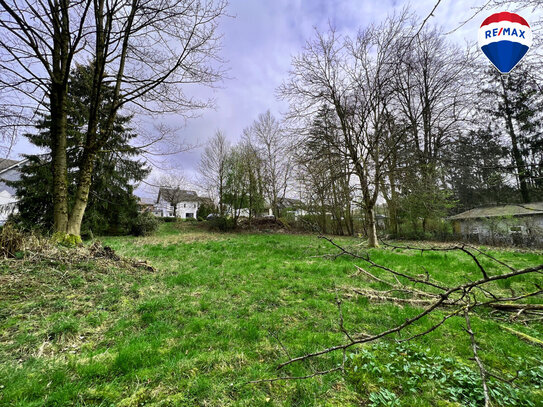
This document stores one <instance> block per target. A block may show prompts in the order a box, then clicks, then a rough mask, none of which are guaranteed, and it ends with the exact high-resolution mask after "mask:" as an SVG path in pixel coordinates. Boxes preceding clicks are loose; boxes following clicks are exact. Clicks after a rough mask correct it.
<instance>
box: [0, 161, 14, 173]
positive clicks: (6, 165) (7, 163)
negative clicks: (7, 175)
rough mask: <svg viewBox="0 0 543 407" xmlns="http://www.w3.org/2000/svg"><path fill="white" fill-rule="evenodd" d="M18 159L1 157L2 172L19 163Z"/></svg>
mask: <svg viewBox="0 0 543 407" xmlns="http://www.w3.org/2000/svg"><path fill="white" fill-rule="evenodd" d="M18 162H19V161H18V160H9V159H7V158H0V172H2V171H4V170H7V169H8V168H9V167H13V166H14V165H15V164H17V163H18Z"/></svg>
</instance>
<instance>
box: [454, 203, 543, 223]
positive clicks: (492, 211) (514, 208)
mask: <svg viewBox="0 0 543 407" xmlns="http://www.w3.org/2000/svg"><path fill="white" fill-rule="evenodd" d="M531 215H542V216H543V202H534V203H529V204H507V205H497V206H485V207H482V208H475V209H470V210H469V211H466V212H462V213H459V214H458V215H454V216H450V217H449V219H450V220H463V219H478V218H492V217H500V216H531Z"/></svg>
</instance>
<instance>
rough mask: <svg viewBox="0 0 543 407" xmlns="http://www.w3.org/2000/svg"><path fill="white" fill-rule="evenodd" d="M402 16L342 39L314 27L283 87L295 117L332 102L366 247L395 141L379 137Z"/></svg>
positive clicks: (372, 239)
mask: <svg viewBox="0 0 543 407" xmlns="http://www.w3.org/2000/svg"><path fill="white" fill-rule="evenodd" d="M406 19H407V16H406V15H401V16H399V17H393V18H389V19H387V20H386V21H385V22H383V23H382V24H381V25H378V26H371V27H369V28H368V29H366V30H364V31H361V32H360V33H359V35H358V36H357V37H356V38H354V39H350V38H345V39H341V38H340V37H339V36H338V35H337V33H336V32H334V31H333V30H332V31H330V32H329V33H328V34H327V35H323V34H320V33H317V38H316V40H314V41H312V42H309V43H308V44H307V45H306V47H305V50H304V51H303V53H302V54H301V55H299V56H297V57H295V58H294V60H293V63H292V64H293V69H292V72H291V75H290V79H289V81H288V82H287V83H285V84H284V85H283V86H282V87H281V94H282V96H283V97H284V98H286V99H288V100H289V101H290V106H291V114H292V116H294V117H298V118H304V117H307V116H312V115H314V114H316V112H317V111H318V109H319V108H321V107H322V105H323V104H328V105H329V106H333V108H334V112H335V115H336V116H337V120H338V123H339V128H340V129H341V135H342V143H341V144H342V149H341V151H342V153H343V154H345V156H346V157H348V159H349V161H350V163H351V164H352V166H353V172H354V174H356V176H357V178H358V182H359V188H360V191H361V196H362V207H363V209H364V212H365V222H366V225H365V227H366V234H367V236H368V244H369V246H370V247H378V245H379V244H378V240H377V228H376V222H375V206H376V203H377V199H378V198H379V196H380V195H379V187H380V182H381V179H382V177H383V176H384V174H385V173H384V171H383V169H384V163H385V162H386V160H388V157H389V155H390V154H391V152H392V151H393V149H394V148H395V143H390V142H389V143H387V144H384V143H383V140H384V134H385V133H388V132H389V129H388V128H387V126H386V120H387V117H388V115H389V110H390V109H391V107H392V95H393V90H394V81H395V78H396V76H397V74H398V69H399V68H398V66H399V64H398V61H397V55H398V54H399V53H398V52H397V49H403V47H404V46H405V44H404V42H403V41H402V38H403V36H402V31H403V29H404V26H405V23H406ZM387 138H388V139H390V137H387ZM398 142H399V139H398Z"/></svg>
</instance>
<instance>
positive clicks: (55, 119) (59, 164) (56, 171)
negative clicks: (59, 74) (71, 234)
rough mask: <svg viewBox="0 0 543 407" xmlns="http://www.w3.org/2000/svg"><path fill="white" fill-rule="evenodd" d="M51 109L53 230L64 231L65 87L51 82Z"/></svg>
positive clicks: (66, 167) (65, 196) (65, 200)
mask: <svg viewBox="0 0 543 407" xmlns="http://www.w3.org/2000/svg"><path fill="white" fill-rule="evenodd" d="M50 102H51V103H50V106H51V107H50V109H51V136H52V139H53V140H52V141H53V142H52V145H51V155H52V161H51V166H52V168H51V172H52V174H53V230H54V231H55V232H58V233H66V230H67V227H68V165H67V159H66V126H67V118H66V89H65V88H64V86H63V85H62V84H56V83H54V84H52V88H51V94H50Z"/></svg>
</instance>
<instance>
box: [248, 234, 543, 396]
mask: <svg viewBox="0 0 543 407" xmlns="http://www.w3.org/2000/svg"><path fill="white" fill-rule="evenodd" d="M320 238H321V239H324V240H326V241H328V242H329V243H330V244H331V245H332V246H333V247H335V248H336V249H338V253H337V254H335V255H332V256H331V258H333V259H335V258H337V257H339V256H350V257H352V258H353V259H355V260H358V261H362V262H364V263H365V264H366V265H367V266H368V269H365V268H363V267H361V266H359V265H355V267H356V269H357V272H356V273H355V274H353V275H352V276H351V277H357V276H364V277H366V278H368V279H370V280H372V281H374V282H377V283H380V284H382V285H384V286H386V287H387V289H383V290H375V289H353V288H350V290H351V291H353V292H354V293H355V294H357V295H362V296H364V297H366V298H368V299H369V300H370V301H372V300H373V301H389V302H393V303H396V304H408V305H412V306H415V307H422V310H421V311H420V312H419V313H418V314H416V315H415V316H413V317H411V318H407V319H406V320H405V321H404V322H402V323H401V324H398V325H396V326H395V327H393V328H390V329H387V330H384V331H382V332H379V333H376V334H372V335H368V334H366V333H349V332H348V331H347V330H346V328H345V326H344V319H343V312H342V309H341V299H340V298H339V295H336V304H337V307H338V311H339V329H340V331H341V332H342V333H344V334H345V337H346V339H347V340H346V341H345V342H343V343H340V344H337V345H334V346H330V347H328V348H325V349H322V350H320V351H316V352H312V353H306V354H304V355H301V356H297V357H289V359H288V360H287V361H285V362H282V363H280V364H279V365H278V366H277V370H281V369H283V368H285V367H287V366H289V365H291V364H293V363H299V362H303V361H306V360H310V359H313V358H316V357H319V356H322V355H326V354H329V353H332V352H337V351H341V352H342V353H343V363H342V364H341V366H339V367H335V368H333V369H330V370H329V371H320V372H315V373H313V374H310V375H307V376H303V377H289V376H282V377H276V378H272V379H264V380H257V381H254V382H250V383H260V382H274V381H277V380H297V379H304V378H310V377H315V376H320V375H323V374H327V373H329V372H332V371H338V370H342V371H343V370H344V364H345V358H346V357H345V354H346V353H345V352H346V350H347V349H349V348H352V347H354V346H355V345H360V344H365V343H370V342H375V341H377V340H379V339H382V338H386V337H389V336H391V335H393V334H396V335H401V334H402V333H403V332H404V331H406V330H407V328H416V323H417V322H419V321H420V320H422V319H423V318H425V317H429V316H431V315H433V314H434V313H435V312H436V311H437V310H438V309H444V307H447V309H449V310H450V311H449V312H448V313H447V314H446V315H445V316H443V317H441V318H440V319H439V321H437V322H435V323H434V324H432V325H431V326H430V328H426V329H424V330H422V331H420V332H417V333H411V334H410V335H409V336H406V337H403V338H401V337H400V338H397V339H396V340H397V342H406V341H411V340H413V339H415V338H419V337H421V336H424V335H427V334H429V333H431V332H433V331H435V330H437V329H439V328H440V327H441V326H442V325H443V324H444V323H445V322H446V321H447V320H448V319H450V318H453V317H456V316H460V315H462V314H463V316H464V319H465V323H466V328H465V330H466V332H467V333H468V334H469V337H470V341H471V345H472V350H473V355H474V360H475V362H476V364H477V366H478V368H479V373H480V376H481V379H482V383H483V392H484V396H485V406H489V405H490V402H491V401H490V396H489V394H490V393H489V389H488V384H487V379H488V378H489V377H494V378H497V379H499V380H503V381H507V382H512V381H513V380H515V377H513V378H512V379H503V378H501V377H500V376H499V375H496V374H494V373H492V372H491V371H490V370H489V369H488V368H487V367H486V366H485V365H484V363H483V361H482V359H481V358H480V357H479V353H478V350H479V347H478V344H477V340H476V336H475V333H474V331H473V329H472V327H471V320H470V315H471V314H472V313H473V312H474V311H475V310H477V309H479V308H481V307H490V308H493V309H494V310H495V311H498V310H499V311H507V312H515V313H516V317H518V316H520V315H521V314H523V313H537V312H538V311H539V310H542V309H543V305H541V304H525V303H522V302H520V301H521V300H524V299H526V298H529V297H535V296H540V295H542V294H543V290H542V289H541V287H540V286H539V285H537V284H535V283H534V286H535V287H536V289H537V290H535V291H531V292H525V293H522V294H518V295H517V294H515V293H514V292H513V291H512V290H511V292H512V295H511V296H504V295H503V293H501V292H500V290H498V289H497V288H496V285H495V284H494V283H496V282H498V281H507V280H511V279H513V278H515V277H518V276H522V275H533V274H542V273H543V264H539V265H536V266H533V267H527V268H524V269H516V268H514V267H512V266H511V265H509V264H507V263H505V262H504V261H502V260H499V259H497V258H496V257H495V256H492V255H490V254H488V253H486V252H484V251H482V250H480V249H478V248H476V247H473V246H469V245H453V246H447V247H410V246H397V245H393V244H390V243H386V242H383V244H384V246H385V247H388V248H392V249H402V250H415V251H420V252H421V255H422V254H423V253H424V252H461V253H463V254H465V255H466V256H467V257H468V258H469V259H470V260H471V261H472V262H473V263H474V265H475V266H476V267H477V270H478V272H479V273H480V275H481V278H479V279H477V280H469V279H467V281H466V282H463V283H461V284H457V285H451V284H447V283H446V282H443V281H439V280H436V279H435V277H433V276H432V275H431V273H430V272H429V271H428V270H426V269H424V271H425V275H424V276H423V277H421V276H419V275H411V274H409V273H407V272H403V271H399V270H395V269H393V268H391V267H387V266H384V265H381V264H378V263H376V262H375V261H373V260H372V259H371V257H370V254H369V253H364V254H359V253H354V252H352V251H350V250H348V249H346V248H345V247H343V246H341V245H339V244H338V243H336V242H335V241H333V240H332V239H330V238H328V237H326V236H323V235H321V236H320ZM478 256H482V257H485V258H486V259H487V260H490V261H492V262H493V263H495V264H496V265H498V266H501V267H504V268H505V269H506V270H507V271H505V272H502V273H495V272H494V273H492V275H491V274H489V273H488V272H487V270H486V268H485V266H484V265H483V263H482V262H481V261H480V260H479V259H478ZM370 270H371V271H370ZM374 270H375V271H377V270H378V271H380V273H381V274H380V275H376V273H375V271H374ZM395 293H402V294H404V295H407V296H408V297H409V298H402V297H397V296H395V295H394V294H395ZM477 294H479V295H477ZM516 317H515V318H516ZM536 320H539V319H536ZM506 330H507V331H510V332H511V333H513V334H515V335H517V336H519V337H521V338H522V339H524V340H526V341H528V342H531V343H532V344H534V345H538V346H540V342H541V341H539V340H537V339H535V338H532V337H528V335H526V334H523V333H521V332H518V331H515V330H512V329H510V328H509V329H506ZM532 339H535V341H532ZM536 341H537V342H536ZM541 343H543V342H541ZM517 376H518V374H517Z"/></svg>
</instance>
